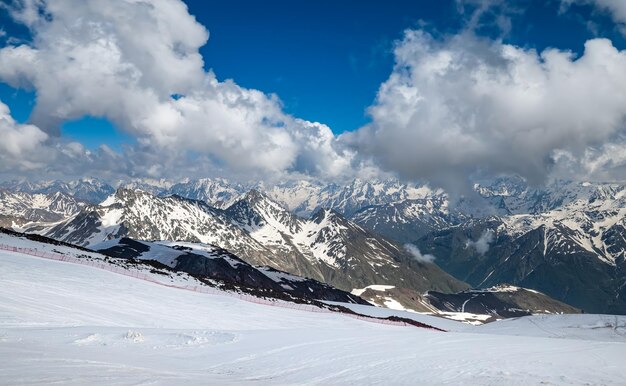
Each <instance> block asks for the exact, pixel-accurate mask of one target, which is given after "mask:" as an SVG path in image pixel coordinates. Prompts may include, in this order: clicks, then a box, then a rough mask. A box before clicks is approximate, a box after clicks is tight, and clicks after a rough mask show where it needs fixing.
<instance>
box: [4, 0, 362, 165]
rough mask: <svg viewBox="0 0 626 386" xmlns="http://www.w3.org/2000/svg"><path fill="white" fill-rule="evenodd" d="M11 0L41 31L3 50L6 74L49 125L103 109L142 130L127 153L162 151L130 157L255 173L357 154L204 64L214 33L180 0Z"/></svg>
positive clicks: (342, 160)
mask: <svg viewBox="0 0 626 386" xmlns="http://www.w3.org/2000/svg"><path fill="white" fill-rule="evenodd" d="M10 11H11V14H12V15H13V17H14V18H15V19H16V20H19V21H21V22H22V23H24V24H26V25H27V26H28V27H29V28H30V29H31V31H32V32H33V35H34V38H33V41H32V43H30V44H28V45H26V44H23V45H19V46H8V47H5V48H2V49H0V79H2V80H3V81H5V82H8V83H9V84H11V85H13V86H15V87H24V88H29V89H34V90H36V91H37V104H36V107H35V110H34V112H33V116H32V122H33V123H34V124H36V125H37V126H39V127H41V128H42V129H44V130H45V131H46V132H48V133H50V134H53V135H54V134H58V128H59V127H60V124H61V123H62V122H64V121H67V120H70V119H76V118H79V117H82V116H84V115H91V116H96V117H106V118H108V119H110V120H111V121H113V122H114V123H115V124H116V125H117V126H118V127H120V128H121V129H123V130H125V131H127V132H129V133H131V134H133V135H134V136H135V137H137V140H138V143H139V148H138V149H134V151H132V152H130V153H129V154H131V153H132V154H134V155H135V156H138V154H143V153H150V152H151V153H156V154H159V155H160V158H159V159H158V160H156V161H157V165H155V164H154V163H150V164H147V165H143V164H141V161H142V160H148V159H150V160H152V161H155V160H154V159H153V158H152V157H149V156H141V157H138V158H137V159H135V160H132V161H131V162H134V163H135V165H134V166H135V168H137V169H139V170H143V171H144V172H147V173H151V174H154V173H157V172H158V173H166V172H167V171H168V170H169V171H170V172H171V167H172V166H174V165H181V163H184V161H186V160H189V159H192V160H193V162H195V161H197V160H199V159H203V160H204V161H203V166H207V167H209V168H224V169H226V170H230V171H231V172H233V173H248V174H249V175H255V176H259V177H261V176H267V175H271V176H274V177H275V176H277V175H279V174H282V173H294V172H296V173H298V172H299V173H307V174H311V175H316V176H331V177H336V176H339V175H342V174H345V173H348V172H349V170H350V163H351V157H352V153H351V152H348V151H340V150H337V144H336V139H335V137H334V135H333V134H332V132H331V130H330V129H329V128H328V127H327V126H325V125H322V124H318V123H312V122H307V121H303V120H299V119H295V118H294V117H291V116H289V115H287V114H285V113H284V112H283V111H282V105H281V103H280V101H279V100H278V98H277V97H275V96H272V95H266V94H264V93H262V92H260V91H257V90H251V89H245V88H242V87H240V86H238V85H237V84H236V83H234V82H233V81H230V80H227V81H224V82H220V81H218V80H217V78H216V76H215V75H214V74H213V73H212V72H211V71H208V72H206V71H205V70H204V62H203V58H202V56H201V55H200V53H199V48H200V47H201V46H203V45H204V44H205V43H206V41H207V39H208V32H207V31H206V29H205V28H204V27H203V26H202V25H200V24H199V23H198V22H197V21H196V20H195V18H194V17H193V16H191V15H190V14H189V13H188V10H187V7H186V5H185V4H184V3H183V2H181V1H179V0H153V1H150V2H144V1H135V0H117V1H106V2H102V1H99V0H87V1H72V0H58V1H53V2H40V1H34V0H33V1H26V2H24V6H23V7H14V8H10ZM190 154H191V155H190ZM186 166H187V167H193V166H196V165H192V164H187V165H186Z"/></svg>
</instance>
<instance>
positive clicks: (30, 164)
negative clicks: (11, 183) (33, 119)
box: [0, 101, 51, 172]
mask: <svg viewBox="0 0 626 386" xmlns="http://www.w3.org/2000/svg"><path fill="white" fill-rule="evenodd" d="M0 138H2V140H1V141H0V171H2V172H6V171H11V170H14V169H16V168H17V169H18V170H19V171H27V170H32V169H37V168H41V167H42V166H43V165H45V164H46V161H47V160H48V159H49V157H51V153H50V151H49V150H48V149H46V144H45V143H46V140H47V139H48V135H47V134H46V133H44V132H43V131H41V130H40V129H39V128H38V127H37V126H34V125H22V124H19V123H17V122H15V120H14V119H13V118H12V117H11V112H10V110H9V107H8V106H7V105H5V104H4V103H2V101H0Z"/></svg>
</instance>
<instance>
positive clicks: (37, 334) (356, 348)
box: [0, 251, 626, 385]
mask: <svg viewBox="0 0 626 386" xmlns="http://www.w3.org/2000/svg"><path fill="white" fill-rule="evenodd" d="M0 288H2V291H0V358H2V361H0V379H2V383H6V384H25V383H29V384H30V383H43V384H50V383H55V382H60V383H73V384H105V385H111V384H148V383H149V384H242V383H248V384H359V385H362V384H446V383H447V384H519V385H528V384H539V383H542V382H543V383H548V384H619V383H622V382H623V380H624V376H625V375H626V372H625V370H624V369H623V360H622V358H623V357H624V355H625V354H626V343H625V341H624V340H623V338H620V337H619V336H617V335H616V336H615V337H614V338H611V339H610V341H609V342H607V341H603V342H596V341H593V340H587V339H575V336H574V335H573V334H570V338H568V339H563V338H561V339H558V341H557V340H555V339H554V338H553V337H550V336H532V335H537V334H534V333H532V332H533V331H531V334H529V335H531V336H512V335H503V332H502V331H501V330H500V331H495V332H489V333H486V332H484V331H480V333H478V332H479V330H478V329H480V328H481V327H478V328H476V332H477V333H473V331H474V330H473V327H471V326H464V327H463V328H467V330H465V331H466V332H448V333H442V332H436V331H432V330H426V329H420V328H415V327H399V326H386V325H380V324H374V323H367V322H363V321H359V320H356V319H352V318H349V317H346V316H344V315H341V314H326V313H311V312H303V311H297V310H291V309H284V308H278V307H271V306H267V305H260V304H253V303H249V302H243V301H241V300H238V299H236V298H232V297H226V296H219V295H208V294H201V293H194V292H189V291H183V290H179V289H173V288H167V287H164V286H160V285H156V284H153V283H149V282H144V281H140V280H137V279H134V278H130V277H126V276H121V275H117V274H114V273H111V272H107V271H103V270H99V269H95V268H92V267H88V266H82V265H76V264H71V263H64V262H57V261H51V260H46V259H40V258H36V257H30V256H26V255H22V254H17V253H14V252H7V251H0ZM585 317H586V318H591V319H593V318H594V316H593V315H585ZM596 318H597V317H596ZM520 320H523V319H520ZM581 321H582V322H583V323H579V325H580V326H585V325H593V323H592V320H588V319H584V320H581ZM623 321H624V320H623V319H621V321H620V323H621V322H623ZM534 322H535V323H540V325H541V324H542V323H543V324H545V325H546V326H549V328H550V329H551V331H558V330H559V329H560V328H561V327H560V326H561V322H559V320H557V319H551V317H543V318H539V319H536V320H534ZM445 323H446V324H450V323H453V322H450V321H445ZM512 323H513V324H515V323H516V322H515V321H513V322H512ZM573 324H574V323H571V320H569V322H568V325H570V326H571V325H573ZM493 326H498V325H497V324H493ZM492 328H493V327H492ZM496 330H498V329H497V328H496ZM525 330H526V328H525V327H524V326H523V325H520V327H519V328H518V330H516V331H515V333H516V334H517V335H519V334H520V333H524V331H525ZM584 330H585V333H586V334H588V333H593V331H597V330H594V329H593V328H585V329H584ZM468 332H469V333H468ZM605 340H606V339H605Z"/></svg>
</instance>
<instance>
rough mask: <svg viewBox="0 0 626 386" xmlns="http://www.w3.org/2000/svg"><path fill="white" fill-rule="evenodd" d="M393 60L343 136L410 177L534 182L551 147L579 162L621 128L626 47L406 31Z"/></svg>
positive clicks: (443, 181)
mask: <svg viewBox="0 0 626 386" xmlns="http://www.w3.org/2000/svg"><path fill="white" fill-rule="evenodd" d="M395 57H396V65H395V68H394V70H393V72H392V74H391V76H390V77H389V79H388V80H387V81H386V82H384V83H383V84H382V85H381V87H380V89H379V91H378V96H377V100H376V103H375V104H374V105H373V106H372V107H371V108H370V110H369V113H370V115H371V116H372V123H371V124H369V125H366V126H365V127H363V128H361V129H359V130H357V131H356V132H353V133H348V134H345V135H343V136H342V137H341V139H342V140H343V141H345V142H346V143H348V144H350V145H351V146H352V147H353V148H354V149H356V150H358V151H359V153H360V154H361V156H370V157H372V158H373V159H375V160H376V161H377V162H378V163H380V165H382V166H383V167H384V168H386V169H388V170H394V171H398V172H400V173H401V174H403V175H404V176H407V177H410V178H427V179H430V180H431V181H434V182H435V183H438V184H440V185H443V186H444V187H448V188H450V187H451V186H454V185H455V184H457V185H458V184H459V183H464V181H467V177H468V176H471V175H473V174H476V173H478V172H483V173H490V174H501V173H514V174H519V175H521V176H523V177H526V178H527V179H529V180H530V181H531V182H541V181H543V180H544V179H545V178H546V176H547V175H548V174H549V172H550V171H551V170H552V168H553V165H554V162H555V156H556V155H557V153H558V152H562V151H565V152H568V153H569V154H570V155H572V157H576V158H579V157H582V156H583V155H584V153H585V151H586V150H587V149H588V148H589V147H590V146H599V145H602V144H605V143H610V142H611V141H612V140H613V139H614V138H615V137H616V136H617V135H619V134H620V133H623V132H624V118H625V117H626V53H624V52H620V51H618V50H617V49H616V48H615V47H613V45H612V44H611V42H610V41H608V40H605V39H594V40H589V41H587V42H586V43H585V51H584V54H583V55H582V56H581V57H578V58H577V57H575V56H574V55H573V54H572V53H570V52H566V51H565V52H564V51H559V50H556V49H548V50H545V51H543V52H541V53H537V52H535V51H534V50H531V49H524V48H520V47H516V46H512V45H507V44H503V43H501V42H498V41H489V40H484V39H480V38H477V37H476V36H475V35H473V34H471V33H465V34H461V35H456V36H451V37H449V38H447V39H444V40H443V41H438V40H435V39H434V38H432V37H431V36H430V35H428V34H426V33H424V32H422V31H415V30H409V31H406V34H405V37H404V39H403V40H402V41H401V42H399V43H398V44H397V47H396V49H395Z"/></svg>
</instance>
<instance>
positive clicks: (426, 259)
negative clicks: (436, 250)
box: [404, 244, 435, 263]
mask: <svg viewBox="0 0 626 386" xmlns="http://www.w3.org/2000/svg"><path fill="white" fill-rule="evenodd" d="M404 249H406V250H407V252H409V253H410V254H411V255H412V256H413V258H414V259H415V260H417V261H419V262H420V263H432V262H433V261H435V256H433V255H429V254H425V255H424V254H422V252H420V250H419V248H418V247H416V246H415V245H413V244H404Z"/></svg>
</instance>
